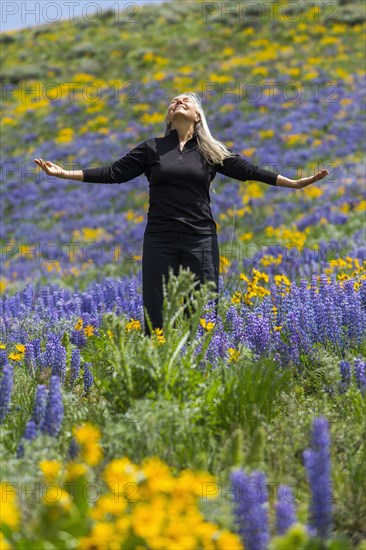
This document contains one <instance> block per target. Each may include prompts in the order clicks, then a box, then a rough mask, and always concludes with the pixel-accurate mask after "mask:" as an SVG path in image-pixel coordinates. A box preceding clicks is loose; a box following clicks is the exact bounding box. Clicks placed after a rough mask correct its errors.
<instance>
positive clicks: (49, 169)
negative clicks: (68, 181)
mask: <svg viewBox="0 0 366 550" xmlns="http://www.w3.org/2000/svg"><path fill="white" fill-rule="evenodd" d="M33 162H35V163H36V164H38V166H40V167H41V168H42V170H44V171H45V172H46V174H48V175H49V176H58V177H59V178H60V177H62V174H63V168H61V166H58V165H57V164H53V162H50V161H49V160H42V159H34V161H33Z"/></svg>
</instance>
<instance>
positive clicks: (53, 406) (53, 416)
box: [41, 376, 64, 437]
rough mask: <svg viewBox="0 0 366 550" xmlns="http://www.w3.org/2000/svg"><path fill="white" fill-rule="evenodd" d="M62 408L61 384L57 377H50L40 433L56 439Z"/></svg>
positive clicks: (60, 422)
mask: <svg viewBox="0 0 366 550" xmlns="http://www.w3.org/2000/svg"><path fill="white" fill-rule="evenodd" d="M63 413H64V406H63V403H62V393H61V382H60V377H59V376H51V378H50V388H49V394H48V401H47V407H46V413H45V416H44V419H43V422H42V426H41V431H42V432H43V433H46V434H49V435H52V436H54V437H56V436H57V435H58V433H59V431H60V428H61V424H62V418H63Z"/></svg>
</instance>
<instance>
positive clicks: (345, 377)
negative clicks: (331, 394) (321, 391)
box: [339, 361, 351, 390]
mask: <svg viewBox="0 0 366 550" xmlns="http://www.w3.org/2000/svg"><path fill="white" fill-rule="evenodd" d="M339 369H340V371H341V389H342V390H346V389H347V388H348V386H349V384H350V382H351V364H350V363H349V361H340V362H339Z"/></svg>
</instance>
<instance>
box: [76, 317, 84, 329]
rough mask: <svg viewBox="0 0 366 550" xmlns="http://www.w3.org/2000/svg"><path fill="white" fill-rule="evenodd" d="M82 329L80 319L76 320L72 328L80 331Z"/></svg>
mask: <svg viewBox="0 0 366 550" xmlns="http://www.w3.org/2000/svg"><path fill="white" fill-rule="evenodd" d="M82 328H83V320H82V319H81V318H80V319H78V320H77V323H76V325H75V326H74V329H75V330H81V329H82Z"/></svg>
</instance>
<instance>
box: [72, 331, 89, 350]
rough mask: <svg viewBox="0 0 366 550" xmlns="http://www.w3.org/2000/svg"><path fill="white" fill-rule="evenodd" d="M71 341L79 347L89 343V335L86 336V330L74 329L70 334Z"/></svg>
mask: <svg viewBox="0 0 366 550" xmlns="http://www.w3.org/2000/svg"><path fill="white" fill-rule="evenodd" d="M70 342H71V343H72V344H74V345H75V346H77V347H78V348H82V347H84V346H85V345H86V343H87V337H86V336H85V333H84V331H83V330H72V331H71V335H70Z"/></svg>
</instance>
